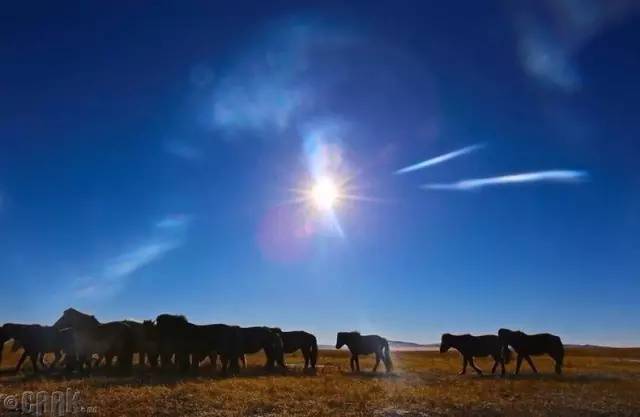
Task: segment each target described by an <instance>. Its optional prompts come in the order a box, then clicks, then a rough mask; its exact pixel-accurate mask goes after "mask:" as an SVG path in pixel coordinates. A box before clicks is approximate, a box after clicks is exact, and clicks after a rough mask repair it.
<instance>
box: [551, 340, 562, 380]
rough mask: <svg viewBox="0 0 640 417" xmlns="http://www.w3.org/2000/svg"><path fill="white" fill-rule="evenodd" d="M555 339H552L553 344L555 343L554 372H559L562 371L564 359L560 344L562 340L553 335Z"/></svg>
mask: <svg viewBox="0 0 640 417" xmlns="http://www.w3.org/2000/svg"><path fill="white" fill-rule="evenodd" d="M555 339H556V340H554V344H556V345H557V346H556V349H555V350H556V352H555V355H554V356H555V357H554V358H553V359H555V361H556V373H557V374H561V373H562V363H563V361H564V345H563V344H562V341H561V340H560V338H559V337H557V336H556V337H555Z"/></svg>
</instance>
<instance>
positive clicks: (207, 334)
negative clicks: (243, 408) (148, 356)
mask: <svg viewBox="0 0 640 417" xmlns="http://www.w3.org/2000/svg"><path fill="white" fill-rule="evenodd" d="M144 327H145V331H146V333H147V335H149V336H150V337H153V338H155V340H157V341H158V347H159V350H160V353H161V358H162V366H163V367H167V366H168V364H169V363H170V361H171V356H172V355H175V357H176V360H175V363H176V365H177V366H178V368H179V369H180V370H182V371H187V370H188V369H189V364H191V369H192V370H196V369H197V368H198V365H199V364H200V362H201V361H202V360H203V359H204V358H206V357H207V356H209V357H211V361H212V363H213V365H214V366H215V363H216V357H217V355H220V359H221V362H222V369H221V372H222V374H223V375H226V373H227V370H228V368H231V370H232V372H234V373H237V372H238V370H239V368H238V357H239V356H240V352H241V335H240V332H239V327H237V326H228V325H226V324H207V325H197V324H193V323H189V322H188V321H187V319H186V317H184V316H176V315H171V314H161V315H159V316H158V317H157V318H156V322H155V323H153V322H151V321H145V322H144ZM189 358H191V363H189Z"/></svg>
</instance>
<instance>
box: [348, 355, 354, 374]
mask: <svg viewBox="0 0 640 417" xmlns="http://www.w3.org/2000/svg"><path fill="white" fill-rule="evenodd" d="M355 362H356V358H355V356H354V355H351V360H350V361H349V365H351V372H353V371H355Z"/></svg>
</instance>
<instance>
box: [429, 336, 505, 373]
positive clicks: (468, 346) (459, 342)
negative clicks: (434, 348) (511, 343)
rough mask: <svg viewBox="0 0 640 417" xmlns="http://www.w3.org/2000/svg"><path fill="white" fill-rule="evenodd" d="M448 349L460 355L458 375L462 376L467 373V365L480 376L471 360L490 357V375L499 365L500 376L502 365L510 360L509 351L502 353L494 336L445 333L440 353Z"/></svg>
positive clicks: (497, 339) (479, 370)
mask: <svg viewBox="0 0 640 417" xmlns="http://www.w3.org/2000/svg"><path fill="white" fill-rule="evenodd" d="M450 348H454V349H456V350H457V351H458V352H460V354H461V355H462V371H460V375H464V374H465V373H466V372H467V364H469V365H471V367H472V368H473V369H474V370H475V371H476V372H477V373H478V375H482V370H481V369H480V368H478V367H477V366H476V364H475V363H474V362H473V358H477V357H483V356H491V357H492V358H493V360H494V364H493V368H491V373H492V374H494V373H495V372H496V368H497V367H498V364H500V366H501V368H502V375H504V372H505V371H504V364H505V363H509V360H510V358H511V351H510V350H509V349H507V350H506V351H503V350H502V345H501V344H500V339H499V338H498V336H495V335H484V336H472V335H470V334H463V335H453V334H449V333H445V334H443V335H442V340H441V343H440V353H445V352H446V351H448V350H449V349H450Z"/></svg>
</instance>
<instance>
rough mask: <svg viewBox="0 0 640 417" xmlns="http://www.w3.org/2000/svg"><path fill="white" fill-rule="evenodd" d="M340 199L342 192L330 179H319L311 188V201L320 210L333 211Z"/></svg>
mask: <svg viewBox="0 0 640 417" xmlns="http://www.w3.org/2000/svg"><path fill="white" fill-rule="evenodd" d="M339 198H340V190H339V189H338V186H337V185H336V184H335V183H334V182H333V180H332V179H331V178H329V177H322V178H319V179H318V180H317V181H316V183H315V184H314V185H313V187H312V188H311V201H313V204H314V205H315V207H316V208H318V209H320V210H331V209H332V208H333V207H334V206H335V205H336V203H337V202H338V199H339Z"/></svg>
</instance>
